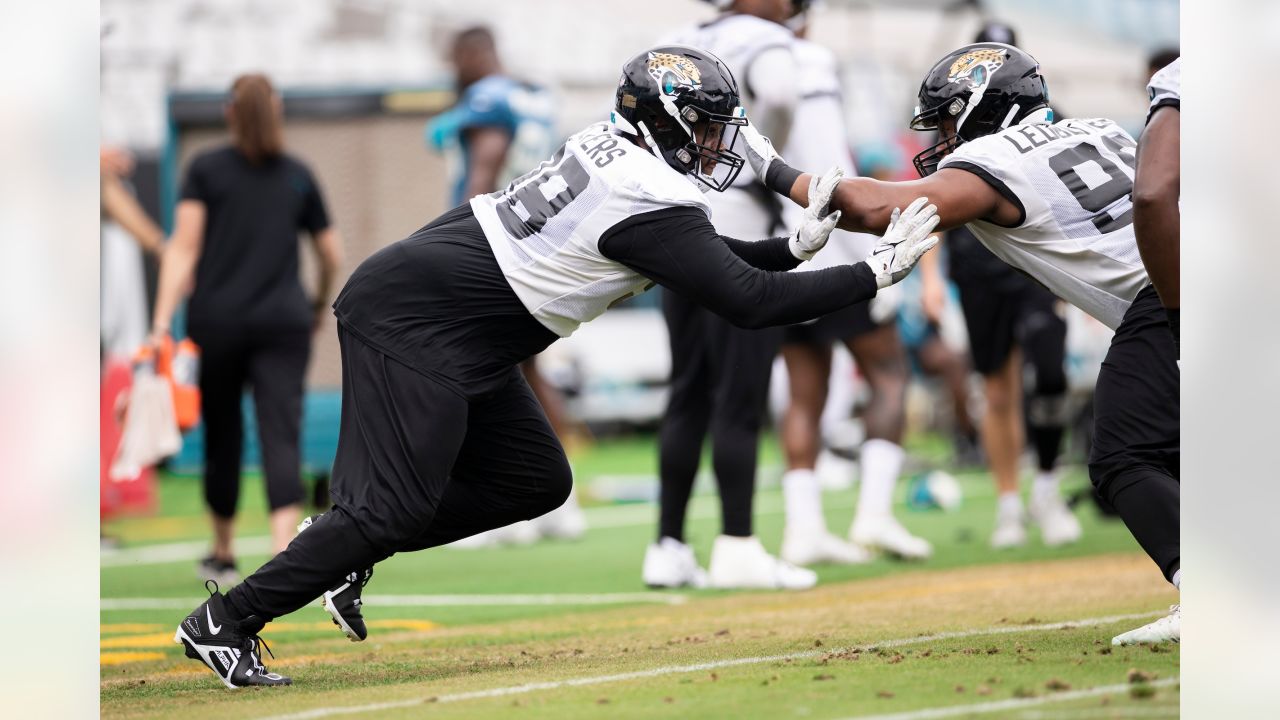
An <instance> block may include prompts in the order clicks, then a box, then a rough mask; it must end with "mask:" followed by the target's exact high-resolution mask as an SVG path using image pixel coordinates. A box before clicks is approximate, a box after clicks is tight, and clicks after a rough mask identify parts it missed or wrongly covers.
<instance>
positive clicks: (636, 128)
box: [610, 45, 747, 191]
mask: <svg viewBox="0 0 1280 720" xmlns="http://www.w3.org/2000/svg"><path fill="white" fill-rule="evenodd" d="M610 122H612V124H613V126H614V127H615V128H617V129H618V130H619V131H620V132H623V133H625V134H627V135H631V136H633V137H638V138H641V139H643V140H644V142H645V144H646V145H648V146H649V149H650V150H652V151H653V152H654V153H655V154H657V155H659V156H660V157H661V158H662V159H663V160H665V161H666V163H667V164H668V165H670V166H671V167H672V168H674V169H675V170H676V171H677V172H679V173H681V174H684V175H689V176H691V177H692V178H693V179H694V181H695V182H697V183H699V184H700V185H702V186H703V187H705V188H708V189H711V190H717V191H721V190H724V189H725V188H727V187H729V185H730V184H732V183H733V181H734V179H735V178H737V177H738V173H739V172H741V171H742V166H743V165H744V164H745V161H744V160H743V158H742V156H741V155H738V154H737V153H735V152H731V151H730V150H729V148H731V147H733V143H734V141H735V140H737V137H738V127H740V126H742V125H746V124H747V113H746V111H744V110H743V109H742V102H741V100H740V99H739V97H738V83H737V82H736V81H735V80H734V79H733V73H731V72H730V71H729V68H728V67H726V66H725V64H724V63H723V62H721V61H720V58H718V57H716V56H715V55H712V54H711V53H709V52H707V51H706V50H699V49H697V48H692V47H687V46H684V45H664V46H662V47H656V48H653V49H652V50H647V51H645V52H642V53H640V54H639V55H637V56H635V57H633V58H631V60H629V61H628V62H627V64H626V65H624V66H623V67H622V78H621V79H620V80H618V94H617V98H616V99H615V101H614V105H613V112H612V113H610Z"/></svg>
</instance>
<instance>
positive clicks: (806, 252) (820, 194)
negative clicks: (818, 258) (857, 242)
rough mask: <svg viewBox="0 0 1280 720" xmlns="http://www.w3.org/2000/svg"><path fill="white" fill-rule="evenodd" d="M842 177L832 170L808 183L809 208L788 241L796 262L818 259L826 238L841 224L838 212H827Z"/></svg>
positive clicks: (840, 171)
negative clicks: (832, 195)
mask: <svg viewBox="0 0 1280 720" xmlns="http://www.w3.org/2000/svg"><path fill="white" fill-rule="evenodd" d="M843 177H844V170H841V169H840V168H838V167H833V168H831V169H830V170H828V171H826V172H825V173H823V174H822V176H821V177H819V176H817V175H814V176H812V179H811V180H809V207H807V208H805V211H804V217H803V218H801V220H800V227H798V228H796V229H795V232H793V233H791V239H790V240H788V241H787V247H789V248H791V254H792V255H794V256H795V257H796V258H797V259H798V260H801V261H805V260H810V259H812V258H813V256H814V255H817V254H818V251H819V250H821V249H822V248H823V247H824V246H825V245H826V244H827V238H829V237H831V231H832V230H834V229H835V227H836V223H837V222H839V221H840V211H839V210H837V211H835V212H833V213H830V214H828V213H827V210H828V209H829V206H830V205H831V194H832V193H834V192H835V191H836V186H838V185H839V184H840V179H841V178H843Z"/></svg>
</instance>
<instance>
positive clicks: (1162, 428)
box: [1098, 58, 1182, 645]
mask: <svg viewBox="0 0 1280 720" xmlns="http://www.w3.org/2000/svg"><path fill="white" fill-rule="evenodd" d="M1147 94H1148V96H1149V97H1150V99H1151V105H1150V108H1151V109H1150V110H1149V111H1148V113H1147V127H1146V129H1144V130H1143V131H1142V137H1141V138H1140V139H1139V140H1138V170H1137V178H1136V179H1135V180H1134V181H1133V229H1134V234H1135V235H1137V239H1138V250H1139V251H1141V253H1142V264H1143V265H1144V266H1145V267H1146V268H1147V273H1148V274H1149V275H1150V276H1151V282H1152V284H1153V285H1154V286H1155V289H1156V292H1157V293H1158V294H1159V299H1160V304H1161V305H1162V306H1163V307H1164V314H1165V318H1166V320H1167V327H1168V329H1169V331H1170V335H1171V337H1172V338H1173V347H1174V353H1175V355H1174V356H1175V357H1178V355H1179V354H1180V352H1181V350H1180V347H1181V342H1182V340H1181V337H1180V334H1179V312H1180V310H1181V307H1182V296H1181V280H1180V278H1179V271H1180V269H1181V262H1180V259H1179V253H1180V252H1181V245H1182V240H1181V231H1182V211H1181V209H1180V206H1179V201H1180V199H1181V196H1182V190H1181V185H1182V161H1181V155H1180V152H1179V141H1180V139H1181V136H1182V130H1181V119H1182V117H1181V116H1182V59H1181V58H1175V59H1174V60H1173V61H1172V62H1170V64H1169V65H1167V66H1166V67H1164V68H1161V69H1160V70H1159V71H1158V72H1157V73H1156V74H1155V76H1154V77H1152V78H1151V83H1150V84H1149V85H1148V86H1147ZM1144 319H1145V320H1146V323H1147V325H1146V326H1144V327H1150V326H1158V325H1159V324H1160V323H1159V320H1158V318H1157V316H1156V315H1155V314H1154V313H1152V314H1150V315H1148V316H1145V317H1144ZM1150 332H1151V333H1155V334H1157V335H1158V333H1159V332H1160V331H1159V330H1158V329H1156V328H1154V327H1152V328H1151V330H1150ZM1144 335H1145V333H1144V334H1139V333H1132V334H1127V335H1126V336H1125V337H1124V338H1123V343H1120V342H1117V343H1112V351H1111V353H1108V355H1107V360H1106V362H1104V363H1103V366H1102V373H1101V374H1100V375H1099V376H1098V396H1099V400H1100V403H1099V409H1100V413H1101V412H1107V413H1113V412H1114V413H1116V415H1118V416H1119V417H1113V416H1112V415H1110V414H1108V415H1106V416H1100V417H1099V419H1098V422H1099V423H1102V424H1101V425H1100V426H1099V427H1101V428H1105V429H1106V430H1108V431H1109V432H1114V433H1116V437H1114V438H1111V437H1109V438H1108V444H1107V445H1106V450H1107V451H1110V452H1111V453H1113V454H1114V455H1122V454H1123V453H1124V452H1125V450H1126V449H1125V447H1124V446H1123V445H1121V444H1119V443H1118V442H1116V441H1118V440H1123V439H1126V438H1125V437H1124V436H1123V435H1121V434H1120V433H1119V432H1118V428H1127V427H1140V428H1143V429H1145V430H1146V432H1147V437H1148V439H1149V440H1152V441H1155V442H1156V443H1157V444H1159V445H1162V446H1166V447H1167V444H1168V442H1169V438H1170V436H1171V437H1172V439H1173V440H1174V442H1175V443H1176V441H1177V439H1178V432H1177V431H1178V426H1177V424H1176V423H1177V420H1178V415H1177V407H1176V405H1175V406H1174V408H1173V413H1172V414H1170V413H1169V409H1168V403H1167V402H1164V401H1165V400H1166V399H1165V398H1161V397H1160V396H1158V395H1156V394H1155V393H1157V392H1169V391H1170V389H1172V391H1173V392H1174V393H1175V394H1174V396H1173V398H1174V399H1175V400H1176V399H1177V395H1176V392H1177V386H1176V385H1175V386H1173V387H1172V388H1170V387H1169V386H1168V385H1167V384H1158V383H1155V382H1152V380H1150V379H1149V378H1147V377H1146V376H1145V374H1144V373H1134V372H1132V371H1130V370H1129V366H1130V365H1132V364H1133V363H1132V362H1126V361H1125V359H1126V358H1127V357H1128V356H1130V355H1136V356H1139V357H1141V356H1144V355H1147V354H1149V353H1150V352H1151V350H1150V349H1149V348H1148V347H1144V346H1143V343H1152V344H1154V343H1155V342H1157V341H1156V339H1155V337H1152V338H1150V339H1145V338H1144ZM1162 345H1163V343H1161V345H1157V347H1160V346H1162ZM1122 348H1123V350H1122ZM1121 352H1123V353H1124V358H1122V357H1119V355H1120V353H1121ZM1113 355H1114V356H1113ZM1137 388H1142V389H1141V390H1137ZM1104 392H1105V393H1106V396H1105V397H1104ZM1113 396H1114V401H1113ZM1135 396H1136V398H1137V400H1138V401H1139V402H1134V400H1135ZM1104 399H1105V400H1107V401H1108V402H1106V403H1105V404H1103V403H1102V402H1101V401H1102V400H1104ZM1151 410H1154V413H1153V417H1150V418H1148V417H1147V415H1146V413H1147V412H1148V411H1151ZM1173 448H1174V449H1175V451H1174V452H1170V453H1166V455H1165V456H1164V457H1163V458H1162V459H1163V460H1164V462H1163V463H1161V464H1154V465H1151V466H1141V465H1136V466H1132V467H1129V468H1127V469H1126V470H1125V471H1123V472H1122V473H1121V474H1119V475H1118V477H1117V478H1116V479H1115V480H1114V481H1113V482H1114V483H1115V484H1117V485H1122V486H1123V489H1122V490H1120V491H1117V492H1116V493H1114V495H1113V497H1112V498H1111V503H1112V504H1113V505H1114V506H1115V507H1116V509H1117V510H1119V511H1120V516H1121V517H1123V518H1124V521H1125V524H1127V525H1128V526H1129V529H1130V531H1132V532H1133V535H1134V537H1136V538H1138V541H1139V542H1140V543H1142V547H1143V549H1144V550H1146V551H1147V554H1149V555H1151V556H1152V557H1153V558H1156V561H1157V563H1160V569H1161V571H1163V572H1164V575H1165V577H1166V578H1167V579H1168V580H1169V582H1171V583H1173V586H1174V587H1176V588H1179V589H1181V585H1182V570H1181V568H1180V552H1179V548H1180V537H1179V535H1178V532H1177V530H1178V520H1179V518H1180V516H1181V510H1180V500H1181V484H1180V482H1179V478H1178V455H1177V452H1176V448H1177V445H1176V444H1175V445H1174V446H1173ZM1104 452H1105V451H1104ZM1100 455H1101V458H1100V459H1103V460H1112V459H1113V457H1107V456H1106V455H1104V454H1100ZM1144 506H1145V507H1144ZM1181 637H1182V606H1181V605H1180V604H1179V605H1174V606H1173V607H1172V608H1170V612H1169V614H1168V615H1166V616H1165V617H1162V618H1160V619H1159V620H1156V621H1155V622H1153V623H1150V624H1148V625H1144V626H1143V627H1140V628H1138V629H1136V630H1130V631H1129V632H1127V633H1123V634H1121V635H1118V636H1116V637H1115V638H1113V639H1112V641H1111V642H1112V643H1113V644H1116V645H1130V644H1133V643H1140V642H1163V641H1166V640H1173V641H1175V642H1178V641H1179V640H1180V639H1181Z"/></svg>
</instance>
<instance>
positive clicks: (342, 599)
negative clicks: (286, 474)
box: [298, 515, 373, 642]
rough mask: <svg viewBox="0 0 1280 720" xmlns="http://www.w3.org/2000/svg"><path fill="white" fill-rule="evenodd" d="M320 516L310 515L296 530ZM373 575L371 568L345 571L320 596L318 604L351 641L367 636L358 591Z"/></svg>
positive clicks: (303, 527)
mask: <svg viewBox="0 0 1280 720" xmlns="http://www.w3.org/2000/svg"><path fill="white" fill-rule="evenodd" d="M319 518H320V515H312V516H311V517H309V518H307V519H306V520H303V521H302V523H301V524H300V525H298V532H302V531H303V530H306V529H307V528H309V527H311V523H313V522H315V521H316V520H317V519H319ZM371 577H373V568H371V567H370V568H365V569H364V570H362V571H359V572H352V573H347V576H346V577H344V578H343V579H342V581H341V582H339V583H338V584H337V585H334V586H333V587H331V588H329V589H328V590H325V591H324V594H323V595H321V596H320V604H321V605H323V606H324V609H325V612H327V613H329V617H331V618H333V624H334V625H337V626H338V628H339V629H341V630H342V632H343V633H344V634H345V635H346V636H347V637H349V638H351V642H360V641H361V640H364V639H365V638H367V637H369V629H368V628H367V627H365V624H364V616H363V615H362V614H361V613H360V608H361V601H360V593H361V592H363V591H364V586H365V585H367V584H368V583H369V578H371Z"/></svg>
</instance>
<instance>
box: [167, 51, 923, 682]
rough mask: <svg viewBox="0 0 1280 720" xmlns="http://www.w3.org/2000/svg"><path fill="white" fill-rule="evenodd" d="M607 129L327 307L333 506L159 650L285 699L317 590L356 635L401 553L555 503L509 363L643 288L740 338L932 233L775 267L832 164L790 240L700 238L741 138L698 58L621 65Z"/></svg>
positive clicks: (812, 240)
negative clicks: (333, 324)
mask: <svg viewBox="0 0 1280 720" xmlns="http://www.w3.org/2000/svg"><path fill="white" fill-rule="evenodd" d="M610 119H611V122H610V123H598V124H594V125H591V126H589V127H587V128H586V129H584V130H582V131H580V132H578V133H576V134H574V135H572V136H571V137H570V138H569V140H568V141H567V142H566V143H565V144H564V145H563V146H562V147H561V148H560V149H559V150H558V151H557V152H556V153H555V154H554V155H553V156H552V157H551V158H549V159H548V160H546V161H544V162H543V163H542V164H541V165H539V166H538V167H537V168H535V169H534V170H532V171H531V172H529V173H528V174H526V175H524V176H522V177H520V178H517V179H516V180H515V181H513V182H512V183H511V184H510V185H508V186H507V187H506V188H505V189H503V190H501V191H498V192H494V193H490V194H488V195H480V196H477V197H475V198H472V199H471V201H470V202H468V203H465V204H463V205H460V206H458V207H456V208H454V209H453V210H450V211H449V212H447V213H445V214H444V215H442V216H440V217H438V218H436V219H435V220H433V221H431V222H430V223H428V224H427V225H426V226H425V227H423V228H422V229H420V230H418V231H417V232H415V233H414V234H413V235H411V236H410V237H409V238H407V239H405V240H402V241H400V242H398V243H395V244H392V245H390V246H388V247H386V248H383V249H382V250H380V251H379V252H377V253H375V254H374V255H372V256H371V257H369V258H368V259H367V260H365V261H364V263H362V264H361V265H360V267H359V268H357V269H356V271H355V272H354V273H353V274H352V276H351V278H350V280H349V281H348V282H347V285H346V287H344V288H343V290H342V292H341V293H340V294H339V296H338V299H337V301H336V302H335V303H334V309H335V312H336V315H337V316H338V325H339V330H338V332H339V339H340V341H341V346H342V369H343V382H342V393H343V397H342V418H341V425H340V429H339V441H338V454H337V457H336V459H335V461H334V467H333V490H332V492H333V502H334V507H333V509H332V510H330V511H329V512H327V513H325V514H323V515H321V516H319V518H317V519H315V520H314V521H313V522H312V523H311V524H310V526H309V527H308V528H307V529H306V530H305V531H304V532H301V533H299V534H298V536H297V537H296V538H295V539H294V540H293V542H292V543H290V545H289V547H288V548H286V549H285V550H284V551H283V552H281V553H280V554H278V555H276V556H275V557H274V558H273V559H272V560H271V561H269V562H268V563H267V564H265V565H263V566H262V567H261V568H260V569H259V570H258V571H257V572H255V573H253V574H252V575H250V576H249V577H247V578H245V579H244V581H243V582H241V583H240V584H239V585H237V586H236V587H234V588H232V589H231V590H230V591H229V592H227V594H226V595H225V596H224V595H222V594H220V593H219V592H218V590H217V588H216V587H215V588H212V592H211V593H210V597H209V599H208V600H207V601H205V602H204V603H202V604H201V605H200V606H199V607H197V608H196V609H195V610H193V611H192V612H191V614H190V615H188V616H187V617H186V618H185V619H183V620H182V622H181V623H180V624H179V626H178V629H177V631H176V633H175V636H174V640H175V642H178V643H181V644H182V645H183V647H184V649H185V651H186V654H187V657H190V658H193V659H197V660H200V661H201V662H203V663H205V664H206V665H207V666H208V667H209V668H210V669H211V670H213V671H214V673H215V674H216V675H217V676H218V678H219V679H220V680H221V681H222V682H223V683H224V684H225V685H226V686H227V687H229V688H236V687H241V686H245V685H283V684H288V683H290V682H291V681H290V679H289V678H286V677H284V676H281V675H279V674H277V673H272V672H270V671H268V670H267V669H266V668H265V667H264V666H263V663H262V658H261V656H260V654H259V644H260V642H261V640H260V638H259V637H258V633H259V632H260V631H261V630H262V628H263V627H264V626H265V624H266V623H267V622H269V621H271V620H274V619H275V618H278V617H280V616H282V615H286V614H288V613H291V612H293V611H294V610H297V609H298V608H300V607H302V606H303V605H305V604H307V603H308V602H310V601H311V600H313V599H314V598H316V597H317V596H319V595H320V594H321V593H322V592H324V591H325V589H326V588H333V587H337V586H341V585H343V584H346V585H348V586H349V587H350V589H352V590H353V592H350V593H346V594H344V595H342V602H341V603H330V604H329V605H330V607H329V610H330V612H331V613H333V614H334V615H335V621H336V620H337V619H338V618H341V623H340V625H341V626H342V627H343V629H344V631H345V632H346V633H347V634H348V636H349V637H350V638H351V639H352V640H363V639H364V637H365V635H366V627H365V624H364V621H363V618H362V616H361V613H360V602H361V601H360V588H361V586H362V584H363V579H365V578H367V577H368V574H367V570H368V568H370V567H371V566H372V565H373V564H375V563H377V562H380V561H382V560H385V559H386V558H388V557H390V556H391V555H393V554H395V553H397V552H410V551H414V550H422V549H425V548H431V547H435V546H438V545H443V544H446V543H450V542H453V541H455V540H458V539H459V538H463V537H468V536H471V535H474V534H476V533H478V532H483V531H485V530H489V529H492V528H495V527H501V526H504V525H508V524H510V523H512V522H516V521H518V520H527V519H529V518H532V517H536V516H538V515H542V514H543V513H546V512H548V511H550V510H553V509H555V508H556V507H557V506H559V505H560V504H561V503H563V502H564V500H565V498H566V497H567V496H568V494H569V488H570V486H571V484H572V483H571V475H570V469H569V464H568V462H567V461H566V459H565V455H564V450H563V449H562V448H561V446H560V443H559V441H558V440H557V439H556V436H555V434H554V433H553V432H552V430H551V427H550V425H549V424H548V422H547V419H546V415H545V414H544V413H543V411H542V409H541V407H540V406H539V405H538V402H537V400H536V399H535V398H534V396H533V393H532V392H531V391H530V389H529V385H528V384H527V383H526V382H525V380H524V377H523V376H522V375H521V374H520V371H519V369H518V365H519V363H520V362H521V361H522V360H524V359H526V358H528V357H530V356H532V355H534V354H536V353H538V352H540V351H542V350H543V349H544V348H546V347H547V346H548V345H550V344H551V343H552V342H554V341H555V340H556V339H558V338H560V337H565V336H567V335H570V334H571V333H573V331H574V330H575V329H576V328H577V327H578V326H579V325H580V324H582V323H584V322H587V321H589V320H591V319H593V318H595V317H597V316H598V315H600V314H601V313H603V312H604V311H605V310H606V309H607V308H608V307H609V306H611V305H613V304H615V303H617V302H618V301H619V300H621V299H623V298H626V297H630V296H631V295H633V294H636V293H639V292H643V291H644V290H646V289H647V288H649V287H651V286H652V285H653V284H655V283H661V284H662V285H663V286H665V287H666V288H667V289H669V290H670V291H672V292H676V293H680V294H682V295H684V296H686V297H689V298H691V299H693V300H694V301H696V302H698V303H701V304H704V305H706V306H707V307H709V308H711V309H712V310H714V311H715V312H717V313H719V314H721V315H724V316H725V317H726V318H729V319H730V320H731V321H732V322H734V323H735V324H737V325H740V326H744V327H766V326H769V325H783V324H787V323H793V322H797V321H800V320H804V319H807V318H811V317H816V316H818V315H822V314H825V313H828V312H832V311H834V310H837V309H839V308H842V307H844V306H846V305H850V304H852V303H855V302H864V301H866V300H868V299H869V298H871V297H873V296H874V295H875V294H876V292H877V290H878V289H879V288H881V287H886V286H888V285H890V284H892V283H893V282H896V281H897V280H898V279H900V278H901V277H903V276H904V275H905V274H906V273H908V272H910V270H911V268H912V267H913V266H914V265H915V263H916V261H917V260H919V258H920V255H922V254H923V253H924V252H925V251H926V250H928V249H929V248H930V247H932V246H933V245H934V244H935V243H936V242H937V240H936V239H935V238H931V237H929V234H930V232H931V231H932V230H933V228H934V227H935V226H936V225H937V216H936V209H935V208H934V207H933V206H932V205H927V201H926V200H925V199H924V198H918V199H917V198H912V202H911V203H909V204H907V205H905V206H904V207H905V209H904V210H902V211H901V212H900V213H898V212H895V213H894V219H893V220H892V221H888V222H886V226H887V227H889V230H888V231H887V232H886V234H885V236H884V238H883V240H882V241H881V244H880V245H879V246H878V247H877V249H876V252H875V253H873V254H872V256H871V257H870V258H869V259H868V260H867V261H866V262H862V263H858V264H857V265H842V266H840V267H835V268H830V269H828V270H823V271H820V272H812V273H788V272H785V271H787V270H790V269H792V268H794V267H796V266H797V265H799V264H800V263H801V262H802V261H804V260H807V259H809V258H811V257H812V256H813V255H814V254H815V253H816V252H817V251H818V250H820V249H821V248H822V246H823V245H824V244H825V243H826V241H827V237H828V236H829V235H830V233H831V230H832V228H834V227H835V224H836V222H837V221H838V220H839V217H840V216H839V214H838V213H827V212H825V209H826V206H827V204H828V201H829V200H830V195H831V192H832V190H833V189H834V188H835V186H836V184H837V183H838V181H839V178H840V173H839V171H838V170H832V171H829V172H828V173H827V174H826V175H824V176H823V177H821V178H819V179H818V180H816V181H815V182H814V183H813V188H812V192H811V193H809V194H808V195H806V197H805V202H806V203H808V204H809V205H810V210H809V212H807V213H805V215H804V219H803V221H802V222H801V224H800V226H799V227H798V228H797V229H796V230H795V231H794V232H792V233H791V234H790V235H789V236H784V237H778V238H774V239H771V240H763V241H756V242H743V241H739V240H734V239H731V238H725V237H722V236H721V235H719V234H718V233H717V232H716V231H715V228H714V227H713V226H712V225H711V222H710V218H709V214H708V210H709V208H708V205H707V201H706V198H705V197H704V195H703V191H704V190H707V189H709V190H715V191H720V190H723V189H725V188H726V187H728V186H729V185H730V183H732V181H733V179H734V177H735V176H736V175H737V174H738V171H739V170H741V168H742V166H743V159H742V157H740V156H739V155H737V154H735V153H733V152H732V151H730V150H728V148H729V147H732V144H733V140H734V136H735V135H736V134H737V133H738V132H739V131H740V130H742V129H743V128H745V127H747V118H746V113H745V112H744V111H743V110H742V107H741V103H740V100H739V96H738V88H737V84H736V83H735V82H734V79H733V76H732V75H731V74H730V73H729V71H728V70H727V69H726V68H725V66H724V64H723V63H721V62H720V61H719V60H718V59H717V58H716V57H714V56H713V55H711V54H710V53H707V52H705V51H699V50H695V49H693V48H687V47H679V46H666V47H658V48H655V49H653V50H650V51H648V52H644V53H641V54H640V55H638V56H636V57H635V58H633V59H632V60H630V61H629V62H628V63H627V64H626V65H625V66H624V67H623V71H622V78H621V80H620V81H619V84H618V90H617V95H616V100H615V105H614V110H613V112H612V113H611V114H610Z"/></svg>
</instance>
